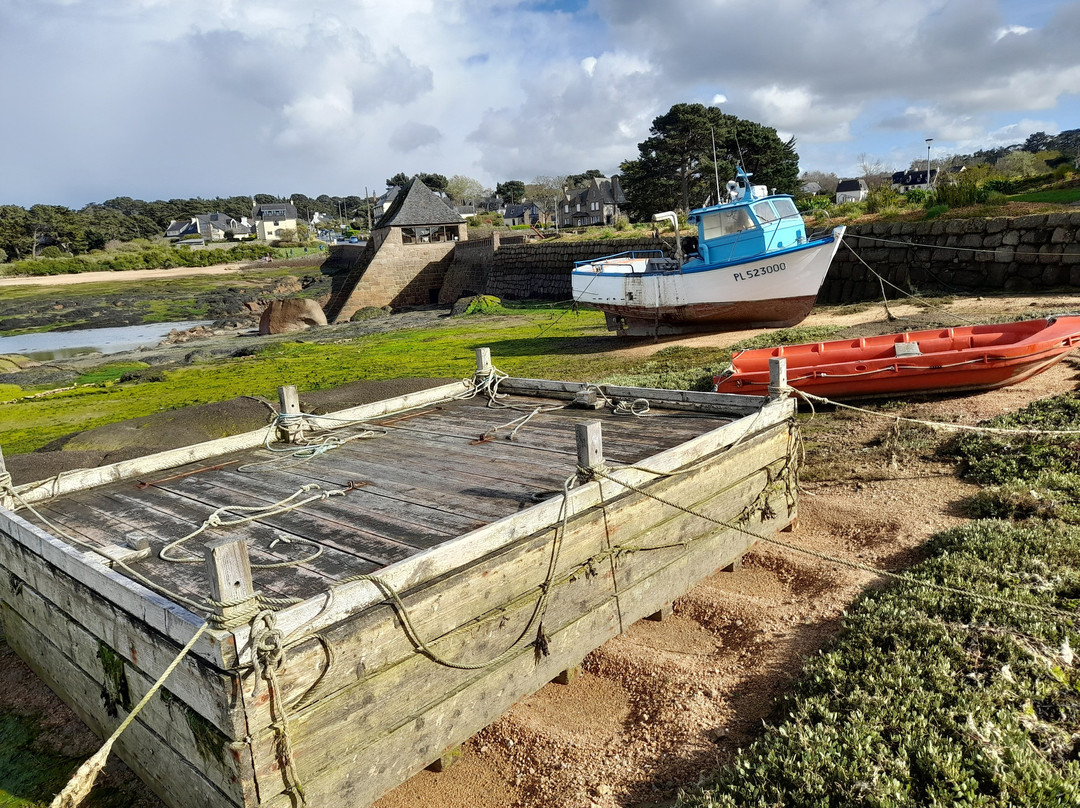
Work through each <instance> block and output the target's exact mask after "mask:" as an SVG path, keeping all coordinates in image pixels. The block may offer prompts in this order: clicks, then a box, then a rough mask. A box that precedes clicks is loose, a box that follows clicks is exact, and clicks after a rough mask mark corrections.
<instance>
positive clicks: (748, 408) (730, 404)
mask: <svg viewBox="0 0 1080 808" xmlns="http://www.w3.org/2000/svg"><path fill="white" fill-rule="evenodd" d="M586 387H599V388H600V389H601V390H602V391H603V392H604V394H605V395H607V396H608V398H611V399H619V400H627V401H633V400H634V399H636V398H644V399H647V400H649V402H650V403H652V404H653V405H654V406H665V407H671V408H683V407H686V408H690V409H699V410H711V411H714V412H729V413H734V414H736V415H746V414H752V413H754V412H755V411H757V409H758V408H759V407H760V406H761V397H760V396H744V395H738V394H735V393H699V392H694V391H690V390H662V389H657V388H652V387H624V386H621V385H615V384H601V385H588V384H583V383H579V382H561V381H550V380H548V379H526V378H518V377H511V378H508V379H503V380H502V382H500V384H499V390H500V391H501V392H504V393H515V394H517V395H538V396H547V397H549V398H562V399H572V398H573V397H574V396H576V395H577V394H578V393H580V392H581V391H582V390H584V389H585V388H586Z"/></svg>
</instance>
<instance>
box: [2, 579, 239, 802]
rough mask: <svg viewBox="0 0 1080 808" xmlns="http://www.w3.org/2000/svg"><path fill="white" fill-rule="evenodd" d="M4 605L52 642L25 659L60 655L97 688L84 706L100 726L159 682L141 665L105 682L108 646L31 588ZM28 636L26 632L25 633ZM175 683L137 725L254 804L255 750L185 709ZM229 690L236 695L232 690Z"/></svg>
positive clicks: (111, 724)
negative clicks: (105, 696) (104, 650)
mask: <svg viewBox="0 0 1080 808" xmlns="http://www.w3.org/2000/svg"><path fill="white" fill-rule="evenodd" d="M2 601H3V605H4V608H6V609H9V610H10V611H12V612H13V613H14V614H16V615H18V617H19V618H20V619H21V620H23V621H24V622H25V623H26V624H27V625H28V626H30V627H32V628H33V629H34V631H36V632H37V633H38V634H39V635H40V636H42V637H46V638H48V640H47V641H46V642H47V643H49V645H43V644H42V643H35V644H34V645H31V646H27V647H25V648H24V652H25V653H26V654H28V655H31V656H35V657H37V656H38V654H39V653H40V654H41V656H40V657H39V658H38V661H39V662H40V663H48V662H49V660H50V658H52V657H55V654H56V653H59V654H61V655H62V656H63V657H64V660H65V661H66V662H68V663H70V664H71V665H73V666H74V667H75V668H77V669H78V670H79V671H80V672H81V673H82V674H84V675H85V676H86V677H87V678H89V679H91V680H92V681H93V682H94V683H95V684H96V685H97V690H96V692H93V695H92V703H90V704H83V705H81V706H82V708H83V709H84V710H86V711H89V712H92V713H94V714H95V715H96V716H97V719H98V722H99V724H100V725H101V726H103V727H107V729H108V731H109V732H111V731H112V730H113V729H115V725H116V724H118V723H119V722H120V721H121V720H123V719H124V717H125V716H126V709H127V706H133V705H135V704H138V703H139V701H140V700H141V699H142V697H143V696H144V695H146V693H147V692H148V691H149V690H150V688H151V687H152V686H153V685H154V683H155V681H156V680H157V678H156V677H149V676H147V675H146V674H145V673H144V672H143V671H141V670H140V669H139V668H138V667H137V666H136V665H133V664H131V663H129V662H127V661H123V662H122V663H121V664H122V665H123V676H122V677H120V676H119V675H116V674H115V673H114V674H112V675H110V676H109V681H106V673H105V667H104V664H103V660H102V658H101V656H100V648H101V645H100V643H102V642H104V641H103V640H101V639H100V638H98V637H95V636H93V635H92V634H90V633H88V632H87V631H86V630H85V629H84V628H82V627H81V626H80V625H79V624H78V623H77V622H75V620H74V619H73V618H72V617H71V616H70V615H68V614H66V613H65V612H62V611H60V610H58V609H57V608H56V605H55V604H53V603H52V602H51V601H49V600H46V599H45V598H43V597H42V596H41V595H40V594H39V593H37V592H35V591H34V590H33V589H32V588H31V587H30V586H29V585H28V584H23V585H21V586H19V587H18V588H17V590H12V589H10V588H9V589H8V590H7V591H6V592H5V593H4V596H3V598H2ZM26 633H27V632H26V631H23V634H26ZM104 644H105V646H106V647H107V648H108V649H109V651H110V652H111V653H112V654H113V655H114V659H116V660H117V661H118V662H119V661H120V660H123V657H122V656H121V655H120V653H119V651H117V650H116V649H114V648H112V646H109V644H108V643H107V642H105V643H104ZM50 646H51V647H52V650H50ZM161 650H162V652H163V653H166V654H172V655H174V656H175V655H176V654H177V653H178V652H179V651H180V649H179V648H178V647H176V646H174V645H173V644H172V643H169V644H168V645H167V646H163V648H162V649H161ZM171 684H172V677H170V679H169V680H168V681H166V683H165V685H164V688H165V690H162V691H160V693H159V695H158V696H157V697H156V698H152V699H150V700H149V701H148V702H147V703H146V705H145V706H144V707H143V709H142V711H141V712H140V713H139V715H138V717H137V718H136V720H137V721H140V722H141V723H142V724H143V725H145V726H146V727H147V728H148V729H149V730H150V731H152V732H153V733H154V734H155V735H157V736H158V737H159V738H160V739H161V742H162V743H164V744H165V745H167V746H168V747H169V748H170V749H171V750H173V751H174V752H175V753H176V754H177V755H179V756H180V757H182V758H184V759H186V760H190V761H192V762H193V763H195V764H196V765H198V766H199V768H200V770H201V771H202V772H203V773H204V775H205V776H206V778H207V779H208V780H209V781H210V782H211V783H213V784H214V785H215V787H217V788H219V789H221V790H222V791H223V792H224V793H225V794H227V795H228V796H229V798H230V799H232V800H233V801H235V802H238V803H243V802H244V801H245V798H248V799H253V798H254V796H255V777H254V770H253V768H252V759H251V753H250V749H248V748H246V747H244V748H242V749H240V748H238V749H233V748H231V747H230V745H229V744H230V742H231V741H233V740H235V739H234V738H229V737H228V736H227V735H225V734H224V733H223V732H221V731H220V730H219V729H218V728H216V727H214V725H213V724H211V723H210V722H209V721H208V720H207V719H206V718H204V717H202V716H201V715H200V714H198V712H197V711H193V710H192V708H191V707H189V706H188V705H186V704H184V702H183V700H182V699H181V698H180V696H178V695H175V694H174V693H173V691H171V690H170V689H169V686H170V685H171ZM206 684H207V685H209V684H210V682H209V681H207V682H206ZM227 684H228V683H227ZM219 685H220V682H219ZM121 688H124V691H125V692H124V693H122V694H121V693H120V692H119V690H120V689H121ZM229 689H230V691H231V687H230V688H229ZM81 692H82V690H81V689H78V690H76V691H75V692H73V693H70V694H67V695H69V696H71V697H73V698H78V697H79V695H80V693H81ZM104 693H108V694H109V696H110V702H109V703H108V704H107V703H106V702H105V701H103V700H102V694H104ZM118 701H123V702H124V705H127V706H124V705H122V704H119V703H118ZM110 707H111V709H112V710H116V711H117V714H116V715H113V716H110V715H109V712H110ZM241 737H242V736H241Z"/></svg>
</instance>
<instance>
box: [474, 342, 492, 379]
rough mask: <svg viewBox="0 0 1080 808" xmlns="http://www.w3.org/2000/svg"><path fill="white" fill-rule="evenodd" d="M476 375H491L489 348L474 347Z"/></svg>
mask: <svg viewBox="0 0 1080 808" xmlns="http://www.w3.org/2000/svg"><path fill="white" fill-rule="evenodd" d="M476 375H477V376H490V375H491V348H477V349H476Z"/></svg>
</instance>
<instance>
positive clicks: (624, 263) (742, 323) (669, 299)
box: [572, 227, 844, 336]
mask: <svg viewBox="0 0 1080 808" xmlns="http://www.w3.org/2000/svg"><path fill="white" fill-rule="evenodd" d="M843 233H844V228H842V227H838V228H836V229H835V230H834V231H833V233H832V235H830V236H828V237H826V238H824V239H816V240H814V241H811V242H808V243H806V244H803V245H799V246H797V247H793V248H789V249H784V250H778V251H776V252H770V253H765V254H761V255H757V256H755V257H753V258H750V259H746V260H742V261H730V262H725V263H720V264H704V263H702V262H701V261H697V262H694V261H688V262H687V263H686V264H684V265H683V266H682V268H681V269H675V270H673V271H655V270H652V269H649V268H648V267H649V259H648V258H647V257H634V256H628V257H623V256H616V257H612V258H604V259H599V260H597V261H593V262H591V263H586V264H582V265H580V266H578V267H577V268H575V270H574V272H573V276H572V280H573V292H574V299H575V300H576V301H577V302H578V303H581V304H587V305H590V306H593V307H595V308H598V309H600V310H601V311H603V312H604V313H605V314H606V315H607V324H608V328H609V329H610V330H612V331H617V332H618V333H620V334H625V335H631V336H635V335H652V334H665V333H668V334H670V333H684V332H686V331H735V330H739V329H743V328H782V327H786V326H790V325H795V324H796V323H798V322H800V321H802V320H803V319H804V318H805V317H806V315H808V314H809V313H810V310H811V309H812V308H813V306H814V302H815V300H816V299H817V293H818V289H820V288H821V284H822V282H823V281H824V280H825V274H826V273H827V272H828V270H829V265H830V264H831V263H832V259H833V256H834V255H835V254H836V250H837V249H838V248H839V246H840V240H841V238H842V236H843Z"/></svg>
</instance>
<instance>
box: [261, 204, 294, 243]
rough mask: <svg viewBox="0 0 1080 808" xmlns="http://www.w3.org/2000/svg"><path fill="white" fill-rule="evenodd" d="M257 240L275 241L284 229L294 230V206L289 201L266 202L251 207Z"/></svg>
mask: <svg viewBox="0 0 1080 808" xmlns="http://www.w3.org/2000/svg"><path fill="white" fill-rule="evenodd" d="M251 218H252V220H253V221H254V222H255V232H256V234H257V236H258V238H259V241H277V240H279V239H280V238H281V234H282V232H283V231H285V230H293V231H295V230H296V206H295V205H293V204H292V203H291V202H268V203H266V204H265V205H256V206H255V207H253V208H252V209H251Z"/></svg>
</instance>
